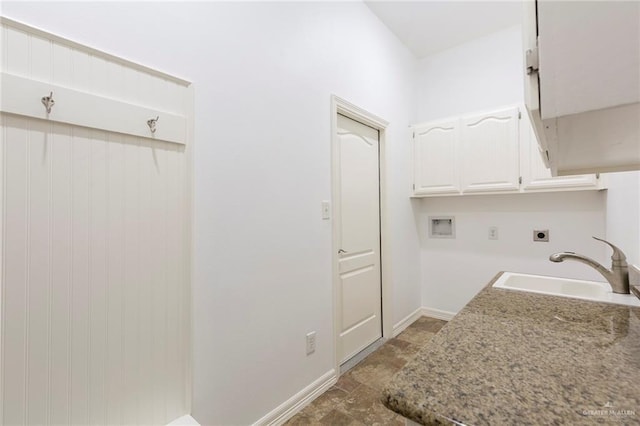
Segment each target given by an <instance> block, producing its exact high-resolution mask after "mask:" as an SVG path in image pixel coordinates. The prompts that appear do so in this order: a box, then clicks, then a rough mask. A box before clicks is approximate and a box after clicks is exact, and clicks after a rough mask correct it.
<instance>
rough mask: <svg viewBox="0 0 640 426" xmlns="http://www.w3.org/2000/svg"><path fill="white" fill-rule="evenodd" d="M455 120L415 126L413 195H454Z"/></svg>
mask: <svg viewBox="0 0 640 426" xmlns="http://www.w3.org/2000/svg"><path fill="white" fill-rule="evenodd" d="M458 127H459V126H458V120H452V121H441V122H435V123H430V124H424V125H419V126H415V127H414V129H413V173H414V185H413V191H414V193H415V194H417V195H427V194H457V193H459V192H460V176H459V173H458V143H459V142H458V140H459V129H458Z"/></svg>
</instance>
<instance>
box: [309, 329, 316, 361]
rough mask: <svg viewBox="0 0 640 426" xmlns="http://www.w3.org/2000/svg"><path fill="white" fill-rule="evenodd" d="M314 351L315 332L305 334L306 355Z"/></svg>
mask: <svg viewBox="0 0 640 426" xmlns="http://www.w3.org/2000/svg"><path fill="white" fill-rule="evenodd" d="M315 351H316V332H315V331H312V332H310V333H307V355H311V354H312V353H314V352H315Z"/></svg>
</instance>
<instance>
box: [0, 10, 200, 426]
mask: <svg viewBox="0 0 640 426" xmlns="http://www.w3.org/2000/svg"><path fill="white" fill-rule="evenodd" d="M0 24H2V25H1V26H0V48H1V49H0V57H1V60H0V71H1V72H2V74H1V77H2V80H0V83H1V84H2V105H1V106H2V111H4V112H1V113H0V167H1V170H0V178H1V180H0V198H1V205H2V209H3V211H2V227H1V230H0V235H1V236H2V250H1V252H0V257H1V261H2V270H1V282H0V299H1V300H0V302H1V309H0V317H1V318H0V320H1V327H0V339H1V342H2V345H1V346H0V424H7V425H9V424H11V425H14V424H15V425H21V424H42V425H64V424H87V425H90V424H109V425H118V424H166V423H168V422H169V421H171V420H172V419H175V418H177V417H180V416H181V415H184V414H186V413H188V412H189V401H190V396H189V389H190V384H189V383H190V377H189V369H190V364H189V362H190V361H189V359H190V356H191V354H190V349H189V347H190V326H191V324H190V303H189V297H190V287H189V286H190V283H189V280H190V268H191V261H190V247H191V239H190V235H189V233H190V229H191V227H190V223H189V221H190V220H191V205H190V203H191V195H190V191H191V157H190V156H191V153H190V147H189V146H188V145H187V142H188V140H189V138H191V135H190V133H191V128H190V127H188V125H190V123H191V121H190V120H191V117H190V114H192V103H193V92H192V90H191V89H189V88H188V85H189V84H188V83H187V82H184V81H183V80H180V79H176V78H172V77H171V76H167V75H164V74H162V73H160V72H157V71H154V70H150V69H147V68H145V67H143V66H139V65H135V64H131V63H130V62H128V61H124V60H120V59H119V58H115V57H113V56H110V55H107V54H102V53H101V52H99V51H96V50H95V49H90V48H85V47H83V46H81V45H78V44H76V43H73V42H69V41H68V40H65V39H62V38H60V37H57V36H53V35H49V34H47V33H45V32H43V31H40V30H35V29H32V28H30V27H28V26H25V25H23V24H19V23H15V22H13V21H11V20H7V19H5V18H0ZM23 83H24V84H23ZM29 88H31V89H29ZM34 88H35V90H34ZM29 90H34V91H33V93H31V94H30V95H29V94H28V93H27V92H29ZM49 90H51V91H53V92H54V99H56V105H55V106H54V109H53V111H52V114H50V116H49V117H47V116H46V114H43V112H44V107H43V106H42V105H41V104H40V97H42V96H44V95H45V94H47V95H48V91H49ZM45 92H46V93H45ZM25 93H26V96H24V95H25ZM68 94H71V95H72V96H68ZM76 95H77V96H76ZM83 96H84V97H85V98H82V97H83ZM32 98H33V99H32ZM24 99H28V102H27V101H25V100H24ZM83 99H84V100H83ZM68 100H70V102H71V104H73V105H72V106H71V107H69V106H68V104H67V101H68ZM89 100H90V103H91V105H93V106H96V105H98V106H99V104H100V102H102V103H103V104H104V105H110V106H109V107H108V108H107V109H106V110H104V112H103V113H101V114H97V115H98V116H100V117H101V118H100V119H101V120H103V122H104V124H99V125H96V124H95V123H91V122H90V121H87V120H85V122H84V123H76V122H66V121H65V120H57V119H54V117H53V116H54V114H64V111H65V108H67V109H69V108H71V109H73V110H75V111H81V110H85V111H86V110H88V108H86V107H85V106H84V105H86V104H87V102H89ZM11 105H28V106H24V107H21V108H24V110H20V109H18V110H15V109H14V110H12V109H11V108H13V107H11ZM92 111H93V112H94V113H95V111H96V110H95V108H93V109H92ZM132 111H137V112H135V113H134V112H132ZM141 112H142V113H143V115H144V121H145V122H144V123H143V124H144V126H143V130H142V131H135V130H134V131H131V130H130V129H129V128H127V127H126V126H127V125H128V124H127V120H128V119H129V116H132V115H135V114H137V113H141ZM152 114H154V115H155V114H157V115H160V121H159V122H158V132H157V137H156V138H155V139H152V138H149V135H148V134H147V133H144V132H148V129H147V128H146V119H148V118H151V116H152ZM147 116H148V117H147ZM172 120H173V124H172ZM138 121H139V120H138ZM114 123H115V124H114ZM175 123H178V124H177V125H176V124H175ZM80 124H82V125H80ZM163 126H164V127H163ZM171 127H174V128H178V129H179V131H178V132H176V136H175V137H172V138H173V139H175V140H173V141H172V142H176V143H170V142H167V141H166V140H167V139H169V140H171V138H167V137H166V133H165V136H163V132H166V131H167V128H171Z"/></svg>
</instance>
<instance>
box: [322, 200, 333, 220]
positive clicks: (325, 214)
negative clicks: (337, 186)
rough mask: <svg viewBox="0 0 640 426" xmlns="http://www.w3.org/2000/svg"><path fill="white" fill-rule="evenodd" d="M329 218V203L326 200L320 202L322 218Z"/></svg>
mask: <svg viewBox="0 0 640 426" xmlns="http://www.w3.org/2000/svg"><path fill="white" fill-rule="evenodd" d="M330 218H331V203H330V202H329V201H327V200H324V201H323V202H322V220H329V219H330Z"/></svg>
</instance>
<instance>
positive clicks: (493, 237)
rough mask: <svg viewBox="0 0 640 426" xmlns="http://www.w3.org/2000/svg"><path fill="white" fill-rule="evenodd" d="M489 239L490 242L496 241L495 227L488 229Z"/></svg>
mask: <svg viewBox="0 0 640 426" xmlns="http://www.w3.org/2000/svg"><path fill="white" fill-rule="evenodd" d="M489 239H490V240H497V239H498V227H497V226H490V227H489Z"/></svg>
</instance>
